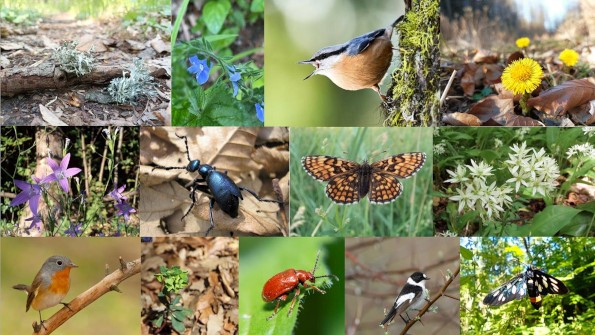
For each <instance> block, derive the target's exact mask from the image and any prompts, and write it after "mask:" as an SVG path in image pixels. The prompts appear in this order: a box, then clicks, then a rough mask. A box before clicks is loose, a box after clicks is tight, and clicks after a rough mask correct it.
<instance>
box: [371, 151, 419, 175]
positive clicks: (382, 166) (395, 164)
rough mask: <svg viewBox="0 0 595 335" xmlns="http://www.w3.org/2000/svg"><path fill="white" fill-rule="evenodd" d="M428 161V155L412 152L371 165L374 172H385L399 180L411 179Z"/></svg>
mask: <svg viewBox="0 0 595 335" xmlns="http://www.w3.org/2000/svg"><path fill="white" fill-rule="evenodd" d="M425 161H426V154H425V153H423V152H410V153H406V154H400V155H395V156H391V157H389V158H386V159H383V160H380V161H378V162H375V163H373V164H372V165H371V167H372V171H373V172H377V171H384V172H387V173H390V174H392V175H394V176H395V177H397V178H409V177H411V176H413V175H414V174H415V173H417V171H419V169H421V167H422V166H423V165H424V163H425Z"/></svg>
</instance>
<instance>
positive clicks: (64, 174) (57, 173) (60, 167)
mask: <svg viewBox="0 0 595 335" xmlns="http://www.w3.org/2000/svg"><path fill="white" fill-rule="evenodd" d="M69 162H70V153H67V154H66V156H64V158H62V160H61V161H60V164H58V163H56V161H54V160H53V159H51V158H48V165H49V166H50V167H51V168H52V170H53V171H54V173H52V174H50V175H49V176H47V177H45V178H43V179H42V180H41V182H42V183H49V182H52V181H57V182H58V183H59V184H60V186H61V187H62V189H63V190H64V192H65V193H70V183H69V180H68V179H69V178H70V177H72V176H74V175H76V174H78V173H79V172H81V169H79V168H69V167H68V163H69ZM17 186H18V185H17Z"/></svg>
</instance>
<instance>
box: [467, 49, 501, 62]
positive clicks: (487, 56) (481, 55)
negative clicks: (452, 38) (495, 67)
mask: <svg viewBox="0 0 595 335" xmlns="http://www.w3.org/2000/svg"><path fill="white" fill-rule="evenodd" d="M499 59H500V56H498V54H497V53H495V52H493V51H491V50H479V51H477V53H476V54H475V56H473V62H474V63H485V64H495V63H498V60H499Z"/></svg>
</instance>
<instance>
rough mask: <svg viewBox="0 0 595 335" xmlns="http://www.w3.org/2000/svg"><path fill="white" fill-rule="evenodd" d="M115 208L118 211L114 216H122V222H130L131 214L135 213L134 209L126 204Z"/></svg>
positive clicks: (122, 203)
mask: <svg viewBox="0 0 595 335" xmlns="http://www.w3.org/2000/svg"><path fill="white" fill-rule="evenodd" d="M116 208H117V209H118V212H117V213H116V215H120V216H124V221H126V222H128V220H130V214H131V213H136V210H135V209H134V208H132V206H130V205H129V204H127V203H125V202H121V203H118V204H116Z"/></svg>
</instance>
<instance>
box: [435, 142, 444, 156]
mask: <svg viewBox="0 0 595 335" xmlns="http://www.w3.org/2000/svg"><path fill="white" fill-rule="evenodd" d="M445 152H446V144H445V143H444V142H440V143H437V144H434V154H436V155H437V156H440V155H442V154H444V153H445Z"/></svg>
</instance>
